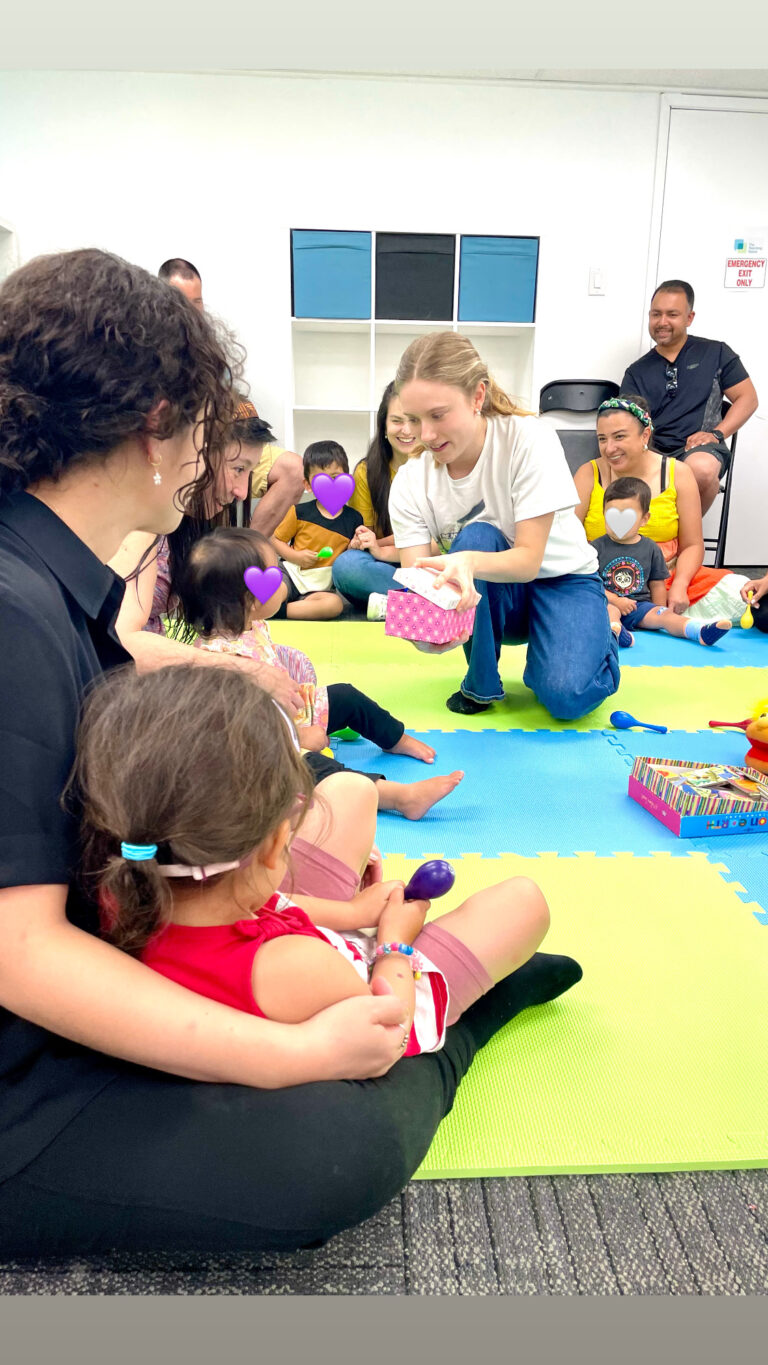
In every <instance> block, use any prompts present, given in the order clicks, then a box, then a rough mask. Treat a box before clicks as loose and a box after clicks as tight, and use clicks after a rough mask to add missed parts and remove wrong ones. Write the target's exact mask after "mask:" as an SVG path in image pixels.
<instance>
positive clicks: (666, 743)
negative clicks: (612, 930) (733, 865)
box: [336, 730, 768, 864]
mask: <svg viewBox="0 0 768 1365" xmlns="http://www.w3.org/2000/svg"><path fill="white" fill-rule="evenodd" d="M419 738H420V739H422V740H424V741H425V742H426V743H428V744H431V745H432V747H433V748H434V749H435V750H436V751H437V758H436V760H435V763H434V764H433V765H429V764H424V763H419V762H418V761H417V760H415V759H408V758H403V757H400V756H397V755H390V754H382V752H381V750H379V749H378V748H377V747H376V746H375V745H373V744H370V743H368V742H367V741H365V740H358V741H357V742H356V743H354V744H341V745H338V746H337V748H336V752H337V754H338V757H339V759H340V761H341V762H343V763H344V764H346V766H347V767H349V768H359V769H360V770H362V771H366V770H367V771H378V772H382V773H384V775H385V776H386V777H389V778H391V779H393V780H395V781H400V782H413V781H418V780H420V779H421V778H424V777H429V776H432V775H434V774H435V773H441V774H443V773H449V772H451V771H453V769H455V768H462V769H464V772H465V774H466V775H465V777H464V780H463V782H461V783H460V785H459V786H458V788H457V789H456V790H455V791H454V792H452V793H451V794H450V795H449V796H448V797H446V798H445V799H444V800H443V801H441V802H439V803H438V804H437V805H436V806H434V807H433V808H432V810H431V811H430V812H429V813H428V814H427V815H426V816H425V817H424V818H423V819H422V820H418V821H414V820H406V819H404V818H403V817H402V816H400V815H397V814H395V813H393V812H389V811H382V812H381V813H380V815H379V820H378V827H377V842H378V844H379V846H380V847H381V849H382V851H383V852H385V853H401V854H404V855H405V856H406V857H428V856H433V857H434V856H442V857H447V858H450V857H459V856H461V855H462V854H467V853H479V854H481V855H482V856H483V857H495V856H497V855H498V854H500V853H518V854H520V855H521V856H523V857H535V856H536V855H537V854H538V853H540V852H542V851H543V850H547V851H552V852H556V853H558V854H559V855H560V856H561V857H573V856H574V855H575V854H576V853H584V852H589V853H595V854H597V855H599V856H603V857H610V856H612V855H613V854H614V853H617V852H621V853H625V852H627V853H634V854H636V855H643V854H646V855H647V854H648V853H650V852H657V851H665V852H668V853H672V854H673V855H674V856H677V857H684V856H686V855H687V854H688V853H690V852H691V851H692V843H693V841H692V840H690V839H678V838H677V837H676V836H675V835H674V834H672V832H671V831H670V830H668V829H666V827H665V826H664V825H662V824H661V823H660V822H659V821H658V820H656V819H654V817H653V816H652V815H650V814H649V813H648V812H647V811H645V810H643V809H642V808H641V807H640V806H639V805H638V804H637V802H635V801H633V800H632V799H631V798H630V797H629V796H628V794H627V786H628V782H629V771H630V769H631V767H632V763H633V761H634V758H635V756H637V755H639V754H643V755H645V754H647V755H649V756H651V757H658V758H679V759H693V760H697V759H700V760H701V761H702V762H715V761H717V762H724V763H741V762H742V761H743V758H744V752H745V749H744V738H743V736H742V735H741V734H740V732H738V731H725V732H720V733H717V734H716V733H715V732H714V731H712V730H707V731H700V732H696V733H693V734H691V733H690V732H688V731H682V730H676V731H671V732H670V733H669V734H667V735H654V734H650V733H643V734H634V733H632V732H629V731H603V730H596V731H588V732H584V731H543V730H534V731H527V732H526V731H522V730H507V731H494V730H485V731H480V732H472V731H455V732H453V733H445V732H443V731H430V732H426V733H424V732H422V733H421V734H419ZM734 843H738V844H740V845H742V846H743V848H742V851H745V849H746V847H748V846H751V845H754V846H755V847H760V846H761V843H762V847H763V848H766V847H768V835H766V834H746V835H731V836H729V837H722V838H716V839H710V840H696V847H697V849H699V850H701V851H704V852H707V853H708V854H709V853H710V851H712V852H716V853H717V859H716V860H719V861H721V862H724V863H726V864H728V850H727V848H726V847H725V846H727V845H731V844H734Z"/></svg>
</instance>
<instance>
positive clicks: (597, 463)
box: [574, 394, 743, 619]
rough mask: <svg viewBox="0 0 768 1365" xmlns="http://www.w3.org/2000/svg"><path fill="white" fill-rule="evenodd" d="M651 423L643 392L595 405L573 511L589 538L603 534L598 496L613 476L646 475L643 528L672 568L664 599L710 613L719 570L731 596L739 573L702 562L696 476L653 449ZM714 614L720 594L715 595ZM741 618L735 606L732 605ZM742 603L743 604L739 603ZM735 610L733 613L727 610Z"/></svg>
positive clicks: (576, 478) (677, 608)
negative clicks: (593, 430) (729, 582)
mask: <svg viewBox="0 0 768 1365" xmlns="http://www.w3.org/2000/svg"><path fill="white" fill-rule="evenodd" d="M652 435H653V426H652V423H651V417H650V413H649V412H648V409H647V404H646V402H645V399H644V398H640V397H639V396H638V395H636V394H621V395H620V396H619V397H618V398H611V399H609V400H608V402H607V403H602V404H601V406H600V407H599V409H598V413H597V442H598V446H599V448H600V454H599V457H598V459H596V460H590V461H589V462H588V463H587V464H583V465H582V466H581V467H580V468H579V469H577V470H576V473H575V474H574V481H575V484H576V488H577V490H578V493H579V505H578V507H577V508H576V514H577V516H578V517H579V518H580V519H581V521H582V522H583V523H584V530H585V531H586V533H587V540H595V539H596V538H597V537H598V536H602V535H604V534H605V519H604V516H603V497H604V495H605V490H606V488H607V487H608V485H609V484H610V483H613V482H614V480H615V479H619V478H624V477H631V478H635V479H643V480H644V481H645V483H647V484H648V486H649V488H650V490H651V512H650V517H649V519H648V521H647V523H646V525H645V526H643V527H642V528H641V531H640V534H641V535H644V536H648V537H649V538H650V539H651V540H655V541H656V543H657V544H658V545H659V547H660V549H661V551H662V554H663V555H664V558H665V560H666V562H667V566H668V568H669V570H670V577H669V578H668V579H667V605H668V606H669V607H671V608H672V609H673V610H674V611H676V612H687V611H688V609H689V607H690V606H692V605H693V604H698V607H697V610H696V612H695V615H696V616H697V617H704V616H706V615H707V611H708V606H709V604H708V602H707V597H708V595H709V593H710V592H711V590H712V589H713V588H715V587H716V586H717V585H718V584H719V583H720V581H721V580H722V579H723V578H726V577H728V578H730V579H733V582H734V592H733V594H732V596H733V599H734V604H735V603H737V602H738V598H739V594H738V588H737V586H736V577H737V576H736V575H734V574H731V573H730V571H729V570H728V569H710V568H703V567H702V564H703V559H704V538H703V532H702V526H701V500H700V498H699V493H698V488H697V485H696V480H695V479H694V477H693V475H692V474H691V471H690V470H689V469H688V468H687V466H686V465H685V464H684V463H682V462H681V461H680V460H674V459H672V458H671V457H669V456H667V455H661V454H660V453H659V452H658V451H655V450H653V449H651V438H652ZM712 609H713V611H714V612H715V614H720V613H721V611H722V602H721V601H720V598H718V604H717V606H715V604H714V602H713V603H712ZM734 610H736V611H737V615H736V617H735V618H734V619H738V616H739V615H740V612H739V611H738V610H737V608H736V606H734ZM741 610H742V611H743V607H742V608H741ZM731 615H732V613H731Z"/></svg>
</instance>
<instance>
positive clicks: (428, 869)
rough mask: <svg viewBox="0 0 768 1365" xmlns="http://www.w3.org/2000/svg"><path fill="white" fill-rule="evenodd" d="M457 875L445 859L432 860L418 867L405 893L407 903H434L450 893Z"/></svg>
mask: <svg viewBox="0 0 768 1365" xmlns="http://www.w3.org/2000/svg"><path fill="white" fill-rule="evenodd" d="M455 880H456V873H455V872H454V870H453V868H452V867H451V864H450V863H447V862H446V861H445V858H432V859H431V861H430V862H428V863H422V864H421V867H417V868H416V871H415V872H414V874H413V876H412V877H411V880H410V881H409V883H408V885H407V886H406V888H405V891H404V893H403V896H404V899H405V900H407V901H433V900H436V899H437V897H438V896H444V895H445V893H446V891H450V889H451V887H452V886H453V883H454V882H455Z"/></svg>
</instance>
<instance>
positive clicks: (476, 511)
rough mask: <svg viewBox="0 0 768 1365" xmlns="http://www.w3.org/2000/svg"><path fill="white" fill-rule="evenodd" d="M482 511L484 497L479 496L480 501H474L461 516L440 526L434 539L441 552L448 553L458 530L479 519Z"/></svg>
mask: <svg viewBox="0 0 768 1365" xmlns="http://www.w3.org/2000/svg"><path fill="white" fill-rule="evenodd" d="M433 510H434V509H433ZM484 511H485V499H484V498H481V500H480V502H476V503H475V505H474V507H471V508H470V510H469V511H468V512H466V513H465V514H464V516H463V517H459V518H458V519H457V520H456V521H451V522H449V523H448V525H447V526H442V527H440V529H439V530H438V533H437V535H436V536H435V539H436V541H437V543H438V545H439V546H440V549H441V550H442V551H443V554H449V553H450V549H451V546H452V544H453V542H454V540H455V539H456V537H457V535H458V534H459V531H462V530H463V529H464V527H465V526H468V525H469V523H470V522H471V521H479V519H480V517H481V515H482V513H483V512H484Z"/></svg>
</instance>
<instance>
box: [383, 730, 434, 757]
mask: <svg viewBox="0 0 768 1365" xmlns="http://www.w3.org/2000/svg"><path fill="white" fill-rule="evenodd" d="M387 753H390V754H407V755H408V757H409V758H420V759H421V761H422V763H434V761H435V751H434V749H430V747H429V745H428V744H425V743H424V742H423V740H420V739H417V738H416V736H415V735H403V736H402V737H401V738H400V739H399V740H398V741H397V744H396V745H395V746H394V748H392V749H388V750H387Z"/></svg>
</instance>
